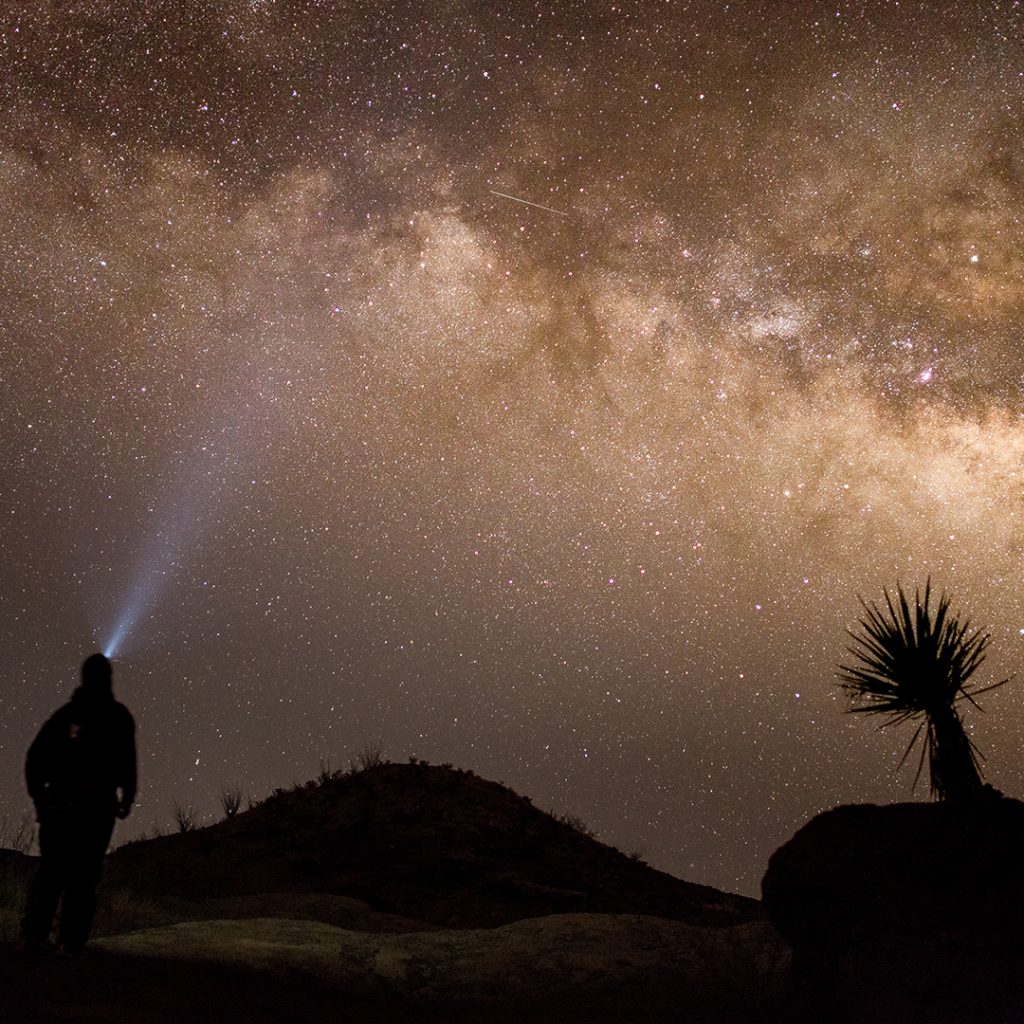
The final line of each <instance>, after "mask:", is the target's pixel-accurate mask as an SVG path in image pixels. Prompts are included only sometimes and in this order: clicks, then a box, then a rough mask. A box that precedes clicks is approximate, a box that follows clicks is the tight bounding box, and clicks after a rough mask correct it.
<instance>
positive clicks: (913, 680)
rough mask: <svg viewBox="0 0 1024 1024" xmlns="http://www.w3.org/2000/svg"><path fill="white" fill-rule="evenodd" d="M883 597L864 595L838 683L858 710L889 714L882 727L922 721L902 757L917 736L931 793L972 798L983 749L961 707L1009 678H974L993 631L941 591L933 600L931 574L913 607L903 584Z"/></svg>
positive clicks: (916, 594)
mask: <svg viewBox="0 0 1024 1024" xmlns="http://www.w3.org/2000/svg"><path fill="white" fill-rule="evenodd" d="M883 593H884V595H885V606H884V608H883V607H881V606H880V605H878V604H876V603H875V602H871V603H868V602H867V601H865V600H864V598H859V600H860V603H861V606H862V608H863V609H864V615H863V616H862V617H861V619H860V620H859V626H860V628H859V629H858V630H848V632H849V634H850V636H851V637H852V639H853V643H852V644H851V645H850V646H849V647H848V648H847V651H848V653H849V654H850V655H852V657H853V659H855V660H854V663H853V664H850V665H846V664H841V665H840V666H839V671H838V676H839V679H840V680H841V682H840V685H841V686H842V688H843V689H844V690H845V691H846V692H847V693H848V694H849V695H850V697H851V700H852V704H851V706H850V708H849V710H850V711H851V712H853V713H854V714H868V715H886V716H888V721H885V722H883V723H882V727H883V728H884V727H885V726H889V725H898V724H900V723H901V722H906V721H916V722H917V728H916V729H915V731H914V734H913V736H912V737H911V739H910V743H909V744H908V745H907V749H906V751H905V752H904V754H903V757H902V758H901V759H900V765H901V766H902V765H903V763H904V762H905V761H906V760H907V758H908V757H909V756H910V753H911V751H912V750H913V749H914V747H915V745H916V744H917V743H918V740H922V744H921V758H920V761H919V763H918V766H917V772H916V774H915V776H914V784H915V785H916V784H917V781H918V779H919V778H920V776H921V772H922V771H923V769H924V764H925V761H926V760H927V762H928V769H929V774H930V781H931V791H932V794H933V795H934V796H935V797H936V798H937V799H939V800H958V799H970V798H972V797H974V796H976V795H978V794H979V793H980V792H981V791H982V790H983V788H984V786H983V782H982V773H981V767H980V761H981V759H982V756H981V753H980V752H979V750H978V748H977V747H976V746H975V745H974V743H973V741H972V740H971V738H970V737H969V736H968V735H967V732H966V730H965V729H964V724H963V720H962V719H961V717H960V713H959V710H958V708H957V705H958V704H959V703H960V702H961V701H964V700H967V701H970V703H972V704H974V705H975V706H976V707H977V706H978V705H977V701H976V698H977V697H978V696H980V695H981V694H983V693H988V692H989V691H990V690H994V689H996V688H997V687H999V686H1002V685H1003V683H1006V682H1008V680H1007V679H1003V680H1001V681H1000V682H998V683H993V684H991V685H989V686H981V687H977V686H974V687H972V686H971V684H970V680H971V678H972V677H973V675H974V673H975V672H976V671H977V670H978V668H979V667H980V665H981V663H982V662H983V661H984V660H985V654H986V651H987V648H988V645H989V640H990V637H989V634H988V633H985V632H983V631H982V630H980V629H972V628H971V623H970V620H969V619H967V618H964V617H962V616H961V613H959V612H950V598H949V597H948V595H946V594H945V593H943V594H942V595H941V596H940V597H939V600H938V603H937V604H936V605H934V606H933V605H932V603H931V596H932V595H931V580H930V579H929V580H928V581H927V582H926V584H925V588H924V593H923V595H922V593H921V591H920V589H918V588H915V590H914V601H913V607H911V603H910V600H909V598H908V595H907V593H905V592H904V590H903V588H902V586H900V584H899V583H897V584H896V593H895V594H894V595H893V594H890V593H889V591H888V590H885V591H883Z"/></svg>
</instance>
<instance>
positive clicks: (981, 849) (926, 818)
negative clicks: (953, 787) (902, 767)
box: [762, 790, 1024, 1024]
mask: <svg viewBox="0 0 1024 1024" xmlns="http://www.w3.org/2000/svg"><path fill="white" fill-rule="evenodd" d="M762 892H763V898H764V907H765V910H766V911H767V913H768V917H769V920H770V921H771V922H772V924H773V925H774V926H775V927H776V929H777V930H778V931H779V932H780V933H781V934H782V935H783V937H784V938H785V939H786V940H787V942H789V944H790V945H791V946H792V948H793V952H794V970H795V972H796V974H797V983H798V985H800V986H801V987H803V989H804V990H805V992H806V993H808V994H809V998H811V999H812V1000H822V999H827V1000H830V1001H831V1002H832V1004H833V1006H836V1007H840V1008H841V1009H842V1011H843V1012H844V1013H846V1015H847V1016H848V1017H850V1018H852V1019H854V1020H865V1021H866V1020H872V1021H874V1020H879V1021H881V1020H885V1021H887V1022H889V1024H892V1022H895V1021H899V1020H904V1019H906V1020H929V1021H933V1022H937V1021H961V1020H963V1021H967V1020H970V1021H972V1022H982V1021H1002V1020H1017V1019H1022V1018H1020V1017H1014V1016H1012V1015H1011V1016H1007V1013H1009V1012H1010V1009H1011V1008H1012V1012H1013V1013H1017V1012H1020V1011H1019V1007H1020V1005H1021V1001H1022V1000H1024V971H1022V970H1021V965H1022V964H1024V959H1022V958H1024V804H1022V803H1021V802H1019V801H1017V800H1009V799H1005V798H1003V797H1002V796H1000V795H999V794H997V793H995V791H993V790H986V792H985V795H984V796H983V797H981V798H979V799H978V800H976V801H972V802H969V803H953V802H948V803H910V804H893V805H889V806H884V807H878V806H873V805H852V806H845V807H837V808H835V809H834V810H831V811H826V812H825V813H823V814H819V815H818V816H817V817H816V818H814V819H813V820H812V821H810V822H809V823H808V824H807V825H805V826H804V827H803V828H802V829H801V830H800V831H799V832H797V834H796V835H795V836H794V837H793V838H792V839H791V840H790V841H789V842H788V843H786V844H785V845H784V846H782V847H781V848H780V849H778V850H777V851H776V852H775V853H774V854H773V855H772V858H771V860H770V861H769V864H768V871H767V873H766V874H765V876H764V880H763V882H762Z"/></svg>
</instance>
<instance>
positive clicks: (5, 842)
mask: <svg viewBox="0 0 1024 1024" xmlns="http://www.w3.org/2000/svg"><path fill="white" fill-rule="evenodd" d="M35 841H36V820H35V818H34V817H33V816H32V814H31V812H29V811H25V812H23V813H22V814H21V816H20V817H18V818H16V819H12V818H11V817H10V815H7V814H5V815H4V816H3V817H2V818H0V848H3V849H5V850H14V852H15V853H29V852H31V850H32V847H33V846H34V845H35Z"/></svg>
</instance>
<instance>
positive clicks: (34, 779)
mask: <svg viewBox="0 0 1024 1024" xmlns="http://www.w3.org/2000/svg"><path fill="white" fill-rule="evenodd" d="M55 718H56V716H53V717H51V718H50V719H48V720H47V722H46V723H45V725H43V727H42V728H41V729H40V730H39V732H38V733H37V734H36V738H35V739H34V740H33V741H32V743H31V745H30V746H29V748H28V754H27V755H26V757H25V784H26V786H27V787H28V795H29V796H30V797H31V798H32V803H33V804H35V808H36V817H37V818H38V817H39V814H40V813H41V810H42V805H43V803H44V801H45V797H46V787H47V786H48V785H49V782H50V770H51V768H52V762H53V755H52V748H53V732H54V729H55V728H56V726H55V724H54V719H55Z"/></svg>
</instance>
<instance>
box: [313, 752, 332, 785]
mask: <svg viewBox="0 0 1024 1024" xmlns="http://www.w3.org/2000/svg"><path fill="white" fill-rule="evenodd" d="M333 778H334V770H333V768H332V766H331V755H330V754H327V755H326V756H325V757H321V758H320V770H319V771H318V772H317V774H316V781H317V782H319V783H320V785H321V786H322V785H323V784H324V783H325V782H330V781H331V779H333Z"/></svg>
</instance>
